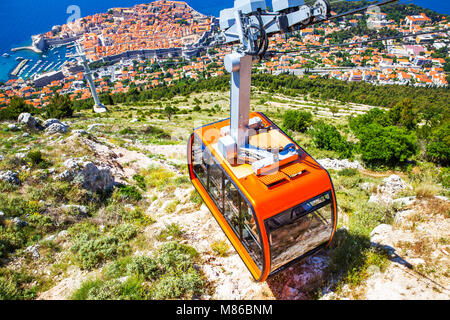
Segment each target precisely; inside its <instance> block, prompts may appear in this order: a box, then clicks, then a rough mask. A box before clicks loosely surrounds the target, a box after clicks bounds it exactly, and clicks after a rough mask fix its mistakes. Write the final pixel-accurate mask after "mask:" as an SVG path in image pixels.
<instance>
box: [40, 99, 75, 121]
mask: <svg viewBox="0 0 450 320" xmlns="http://www.w3.org/2000/svg"><path fill="white" fill-rule="evenodd" d="M73 111H74V108H73V102H72V100H71V99H70V97H69V96H68V95H59V94H58V93H56V94H55V95H53V96H52V98H51V99H50V104H49V105H48V106H47V107H46V108H45V113H46V115H47V117H48V118H58V119H62V118H67V117H71V116H72V115H73Z"/></svg>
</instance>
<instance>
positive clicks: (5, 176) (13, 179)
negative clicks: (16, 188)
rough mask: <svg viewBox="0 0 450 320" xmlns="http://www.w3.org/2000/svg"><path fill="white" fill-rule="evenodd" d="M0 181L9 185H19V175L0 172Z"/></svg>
mask: <svg viewBox="0 0 450 320" xmlns="http://www.w3.org/2000/svg"><path fill="white" fill-rule="evenodd" d="M0 181H3V182H8V183H11V184H16V185H17V184H20V179H19V174H18V173H17V172H12V171H0Z"/></svg>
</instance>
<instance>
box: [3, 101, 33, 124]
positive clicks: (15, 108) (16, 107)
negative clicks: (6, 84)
mask: <svg viewBox="0 0 450 320" xmlns="http://www.w3.org/2000/svg"><path fill="white" fill-rule="evenodd" d="M24 112H28V113H31V114H35V113H37V109H36V108H35V107H33V106H32V105H30V104H28V103H27V102H26V101H25V100H24V99H22V98H18V97H13V98H12V99H11V102H10V104H9V105H7V106H6V108H5V109H0V120H17V118H18V117H19V115H20V114H21V113H24Z"/></svg>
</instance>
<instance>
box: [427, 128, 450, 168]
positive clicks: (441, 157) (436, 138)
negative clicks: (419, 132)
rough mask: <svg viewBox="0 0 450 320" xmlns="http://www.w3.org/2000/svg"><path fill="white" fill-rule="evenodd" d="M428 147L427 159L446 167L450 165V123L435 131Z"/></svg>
mask: <svg viewBox="0 0 450 320" xmlns="http://www.w3.org/2000/svg"><path fill="white" fill-rule="evenodd" d="M430 140H431V141H430V142H429V143H428V144H427V146H426V155H427V157H428V158H429V159H430V160H431V161H433V162H435V163H440V164H442V165H444V166H448V165H449V163H450V122H447V123H446V124H445V125H443V126H441V127H439V128H437V129H435V130H434V131H433V133H432V135H431V137H430Z"/></svg>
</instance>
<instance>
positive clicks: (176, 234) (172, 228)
mask: <svg viewBox="0 0 450 320" xmlns="http://www.w3.org/2000/svg"><path fill="white" fill-rule="evenodd" d="M183 233H184V232H183V230H181V229H180V226H179V225H178V224H176V223H171V224H169V225H168V226H166V229H165V230H162V231H161V232H160V234H159V235H158V240H166V239H167V238H168V237H172V238H174V239H178V238H181V237H182V236H183Z"/></svg>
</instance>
